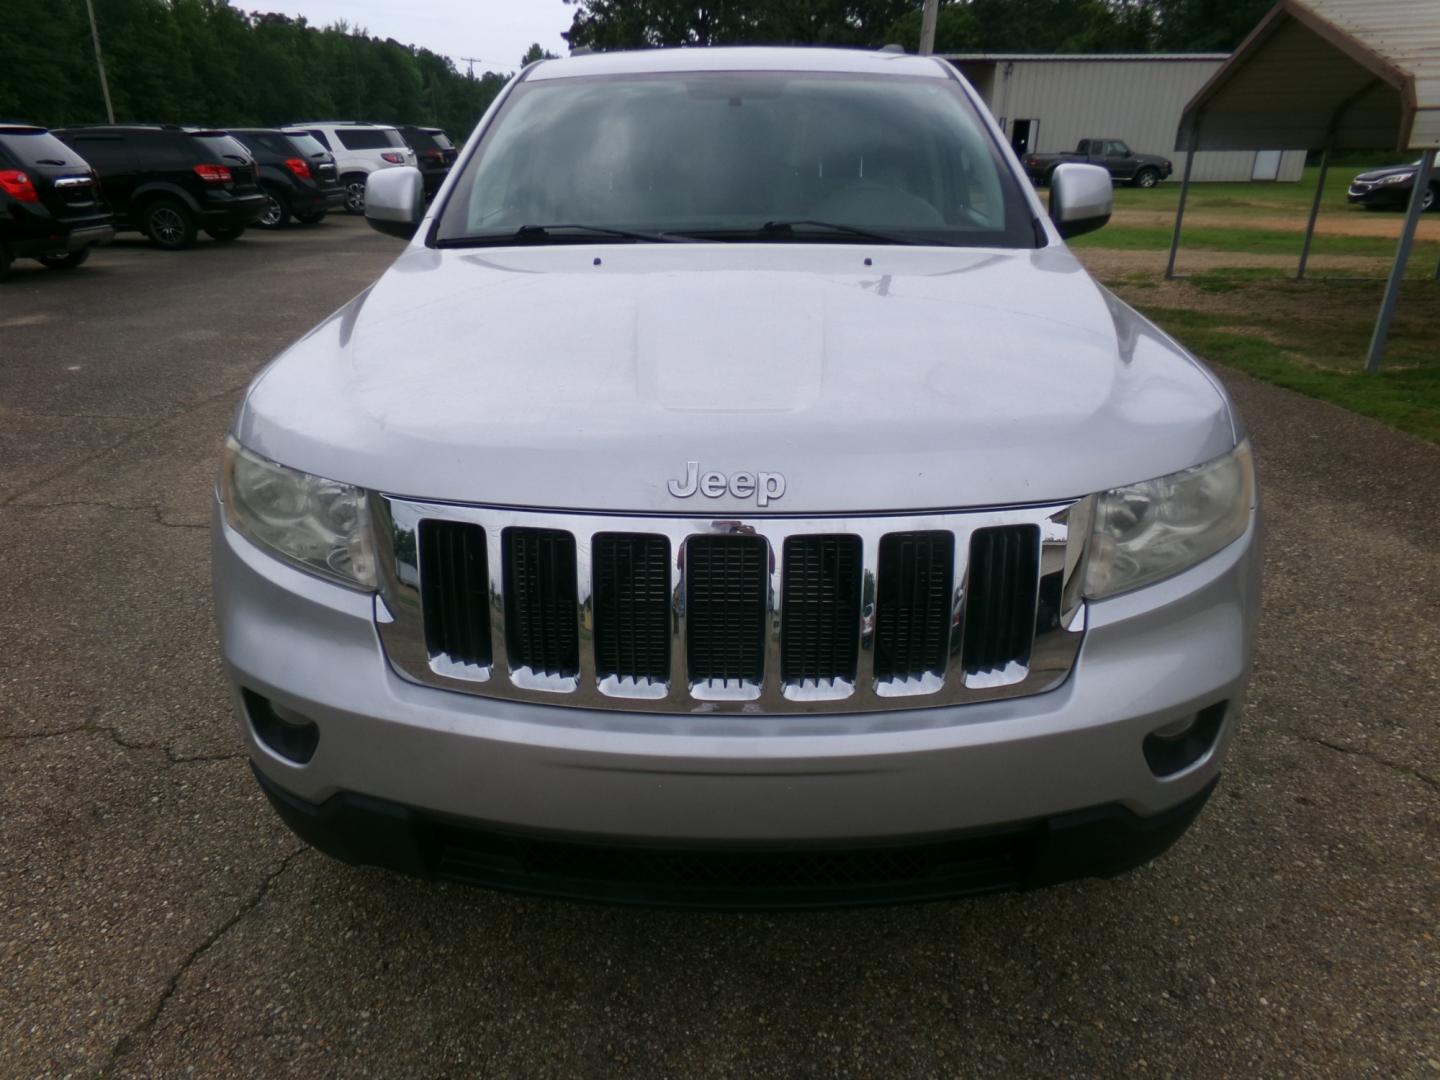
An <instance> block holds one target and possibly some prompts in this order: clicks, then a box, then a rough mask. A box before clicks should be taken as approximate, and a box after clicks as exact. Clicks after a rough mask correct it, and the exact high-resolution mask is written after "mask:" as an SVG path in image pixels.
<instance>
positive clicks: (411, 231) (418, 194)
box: [365, 165, 425, 240]
mask: <svg viewBox="0 0 1440 1080" xmlns="http://www.w3.org/2000/svg"><path fill="white" fill-rule="evenodd" d="M424 216H425V180H424V178H423V177H421V175H420V170H419V169H417V168H415V167H414V166H411V165H399V166H396V167H395V168H393V169H377V170H376V171H375V172H372V173H371V174H370V175H369V177H367V178H366V180H365V220H366V221H368V222H369V223H370V227H371V228H372V229H375V230H376V231H378V232H382V233H384V234H385V235H386V236H398V237H400V239H402V240H409V239H410V238H411V237H413V236H414V235H415V230H416V228H417V227H418V226H419V225H420V219H421V218H423V217H424Z"/></svg>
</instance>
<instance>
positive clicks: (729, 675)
mask: <svg viewBox="0 0 1440 1080" xmlns="http://www.w3.org/2000/svg"><path fill="white" fill-rule="evenodd" d="M766 554H767V551H766V544H765V541H764V540H763V539H762V538H761V537H758V536H694V537H691V538H690V541H689V543H688V544H687V545H686V552H685V558H686V566H685V620H686V625H687V627H688V628H689V633H688V635H687V637H686V648H687V650H688V655H687V659H688V665H687V667H688V670H689V673H690V681H691V682H692V683H707V684H710V685H711V686H714V685H715V684H719V686H720V687H728V686H729V685H730V684H731V683H734V684H735V685H736V686H737V687H738V686H741V685H743V684H746V683H752V684H758V683H759V682H760V678H761V676H762V675H763V673H764V667H765V607H766V596H765V589H766V584H767V582H768V580H769V574H768V572H767V569H766V566H765V562H766Z"/></svg>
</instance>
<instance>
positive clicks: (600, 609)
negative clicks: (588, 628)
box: [591, 533, 670, 683]
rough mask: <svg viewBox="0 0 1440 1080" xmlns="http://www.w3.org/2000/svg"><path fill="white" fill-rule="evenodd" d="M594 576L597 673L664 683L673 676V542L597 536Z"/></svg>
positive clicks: (608, 535) (626, 536) (636, 537)
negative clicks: (671, 592)
mask: <svg viewBox="0 0 1440 1080" xmlns="http://www.w3.org/2000/svg"><path fill="white" fill-rule="evenodd" d="M591 561H592V566H593V567H594V574H595V597H594V605H595V614H594V618H595V674H596V675H597V676H598V677H599V678H602V679H604V678H607V677H610V678H616V679H631V680H640V681H644V682H647V683H649V682H664V681H665V680H666V679H668V678H669V677H670V542H669V541H668V540H666V539H665V537H663V536H645V535H633V534H628V533H599V534H597V535H596V537H595V540H594V548H593V550H592V552H591Z"/></svg>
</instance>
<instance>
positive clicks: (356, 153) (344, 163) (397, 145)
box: [285, 120, 415, 214]
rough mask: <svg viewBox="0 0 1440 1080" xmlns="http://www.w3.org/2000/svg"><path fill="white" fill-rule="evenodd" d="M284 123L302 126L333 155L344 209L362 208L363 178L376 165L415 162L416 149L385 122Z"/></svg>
mask: <svg viewBox="0 0 1440 1080" xmlns="http://www.w3.org/2000/svg"><path fill="white" fill-rule="evenodd" d="M285 126H286V127H296V128H304V129H305V130H306V131H308V132H309V133H310V134H311V135H313V136H315V138H317V139H319V140H320V143H321V145H322V146H324V147H325V148H326V149H327V150H329V151H330V152H331V153H332V154H334V155H335V166H336V169H337V171H338V172H339V174H340V183H341V184H343V185H344V186H345V212H346V213H349V214H363V213H364V212H365V178H366V177H368V176H369V175H370V174H371V173H372V172H375V171H376V170H377V169H389V168H393V167H395V166H397V165H414V164H415V151H414V150H412V149H410V147H409V146H408V145H407V144H406V142H405V140H404V139H403V138H402V137H401V136H400V132H399V131H398V130H396V129H395V128H393V127H391V126H390V125H388V124H365V123H361V122H359V121H356V120H301V121H299V122H297V123H294V124H286V125H285Z"/></svg>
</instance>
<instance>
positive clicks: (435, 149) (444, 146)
mask: <svg viewBox="0 0 1440 1080" xmlns="http://www.w3.org/2000/svg"><path fill="white" fill-rule="evenodd" d="M396 127H397V128H399V131H400V137H401V138H402V139H404V140H405V141H406V142H407V143H409V144H410V149H411V150H414V151H415V159H416V163H417V164H418V165H419V166H420V175H421V176H423V177H424V178H425V197H426V198H429V197H430V196H431V195H434V194H435V192H437V191H439V190H440V185H441V184H443V183H444V182H445V177H446V176H448V175H449V173H450V166H452V165H454V164H455V159H456V158H457V157H459V156H460V151H458V150H456V149H455V144H454V143H452V142H451V141H450V136H449V135H446V134H445V132H444V131H442V130H441V129H440V128H437V127H416V126H415V125H414V124H397V125H396Z"/></svg>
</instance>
